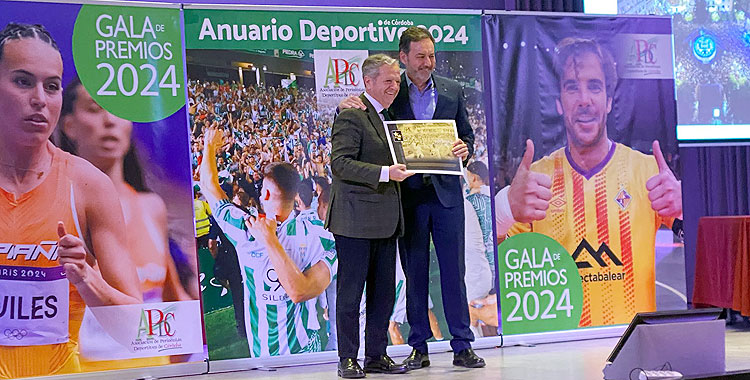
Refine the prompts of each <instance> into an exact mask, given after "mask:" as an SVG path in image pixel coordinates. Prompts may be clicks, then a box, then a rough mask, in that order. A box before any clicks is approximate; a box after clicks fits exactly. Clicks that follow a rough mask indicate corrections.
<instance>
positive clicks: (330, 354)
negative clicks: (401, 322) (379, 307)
mask: <svg viewBox="0 0 750 380" xmlns="http://www.w3.org/2000/svg"><path fill="white" fill-rule="evenodd" d="M502 343H503V338H502V337H500V336H492V337H484V338H479V339H477V340H476V341H475V342H474V343H473V344H472V347H473V348H474V349H483V348H499V347H501V345H502ZM427 346H428V348H429V352H430V353H432V354H438V353H443V352H449V351H450V350H451V346H450V341H448V340H444V341H440V342H429V343H427ZM409 353H411V346H409V345H407V344H401V345H398V346H388V355H390V356H392V357H405V356H408V355H409ZM359 358H360V359H362V358H364V349H360V352H359ZM338 360H339V356H338V353H337V352H336V351H323V352H313V353H307V354H304V355H287V356H275V357H266V358H252V359H230V360H213V361H210V362H209V366H208V373H217V372H230V371H242V370H248V369H254V368H264V367H265V368H271V367H289V366H300V365H309V364H325V363H336V362H338Z"/></svg>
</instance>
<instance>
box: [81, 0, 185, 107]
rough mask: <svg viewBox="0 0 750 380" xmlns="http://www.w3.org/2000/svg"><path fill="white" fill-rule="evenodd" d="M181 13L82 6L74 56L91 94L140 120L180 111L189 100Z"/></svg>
mask: <svg viewBox="0 0 750 380" xmlns="http://www.w3.org/2000/svg"><path fill="white" fill-rule="evenodd" d="M179 17H180V12H179V10H177V9H162V8H143V7H138V8H135V7H119V6H101V5H84V6H82V7H81V11H80V13H79V14H78V18H77V19H76V23H75V29H74V30H73V59H74V60H75V65H76V69H77V71H78V75H79V77H80V78H81V83H83V85H84V87H86V89H87V90H88V91H89V93H90V94H91V97H92V98H94V100H96V102H97V103H98V104H99V105H101V106H102V107H103V108H104V109H106V110H107V111H109V112H111V113H113V114H115V115H117V116H119V117H121V118H123V119H127V120H131V121H136V122H152V121H157V120H161V119H164V118H166V117H168V116H170V115H171V114H173V113H175V112H176V111H177V110H179V109H180V108H181V107H182V106H183V105H184V104H185V91H184V88H183V86H184V84H183V74H182V73H183V72H184V71H183V68H182V41H181V39H180V18H179ZM156 99H158V100H156Z"/></svg>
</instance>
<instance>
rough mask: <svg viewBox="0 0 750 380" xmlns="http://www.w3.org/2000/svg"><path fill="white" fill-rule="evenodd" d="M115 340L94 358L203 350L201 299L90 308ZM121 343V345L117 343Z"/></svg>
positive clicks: (159, 354)
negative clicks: (108, 350) (108, 348)
mask: <svg viewBox="0 0 750 380" xmlns="http://www.w3.org/2000/svg"><path fill="white" fill-rule="evenodd" d="M89 310H90V311H91V312H92V313H93V315H94V317H96V321H97V322H98V323H99V324H100V325H101V328H102V329H103V331H104V332H106V333H107V334H108V335H109V336H110V337H111V338H112V340H113V342H112V346H110V347H111V352H110V353H109V354H104V355H101V356H100V357H97V358H92V357H90V358H89V359H91V360H106V359H126V358H136V357H138V358H143V357H152V356H165V355H179V354H192V353H200V352H203V334H202V331H203V329H202V328H201V311H200V301H197V300H196V301H181V302H159V303H148V304H138V305H119V306H101V307H92V308H90V309H89ZM117 343H119V346H115V345H116V344H117Z"/></svg>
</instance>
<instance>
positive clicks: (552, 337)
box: [502, 325, 628, 347]
mask: <svg viewBox="0 0 750 380" xmlns="http://www.w3.org/2000/svg"><path fill="white" fill-rule="evenodd" d="M627 327H628V326H627V325H618V326H607V327H595V328H589V329H583V330H565V331H548V332H542V333H533V334H518V335H504V336H503V339H502V347H510V346H517V345H528V344H543V343H560V342H571V341H576V340H589V339H603V338H618V337H620V336H622V334H623V332H625V329H626V328H627Z"/></svg>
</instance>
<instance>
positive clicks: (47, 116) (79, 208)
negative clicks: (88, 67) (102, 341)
mask: <svg viewBox="0 0 750 380" xmlns="http://www.w3.org/2000/svg"><path fill="white" fill-rule="evenodd" d="M62 72H63V64H62V58H61V56H60V52H59V50H58V48H57V44H56V43H55V41H54V39H53V38H52V36H50V34H49V33H48V32H47V31H46V29H45V28H44V27H43V26H41V25H25V24H15V23H10V24H8V25H7V26H5V28H3V29H2V30H1V31H0V115H2V118H0V194H1V195H2V196H0V215H2V218H0V378H18V377H26V376H44V375H53V374H61V373H71V372H78V371H80V363H79V358H78V330H79V327H80V324H81V320H82V317H83V311H84V306H86V305H88V306H104V305H120V304H135V303H140V302H141V296H140V290H139V289H138V277H137V275H136V271H135V267H134V266H133V263H132V261H131V259H130V256H129V255H123V254H122V252H125V251H126V250H127V242H126V239H125V233H124V231H123V229H122V225H123V224H124V221H123V216H122V211H121V209H120V207H113V205H117V204H118V203H117V202H116V201H114V202H113V198H112V194H116V190H115V187H114V186H113V185H112V181H110V180H109V178H107V176H106V175H104V174H103V173H102V172H101V171H99V170H98V169H97V168H95V167H94V166H93V165H91V164H90V163H88V162H87V161H85V160H83V159H81V158H78V157H75V156H72V155H70V154H68V153H65V152H63V151H62V150H60V149H58V148H56V147H55V146H54V145H53V144H52V143H51V142H50V141H49V137H50V135H51V134H52V131H53V130H54V128H55V125H56V124H57V121H58V119H59V117H60V108H61V105H62V91H61V90H62V88H61V87H62V86H61V81H62ZM94 258H96V260H97V261H98V262H99V271H97V270H95V269H94V268H93V267H92V264H93V263H94Z"/></svg>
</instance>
